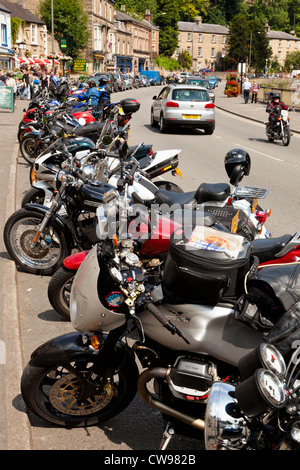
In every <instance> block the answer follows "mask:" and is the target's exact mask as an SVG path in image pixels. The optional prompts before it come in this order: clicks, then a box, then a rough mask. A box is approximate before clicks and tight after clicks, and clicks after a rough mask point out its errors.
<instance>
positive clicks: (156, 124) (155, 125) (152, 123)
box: [150, 109, 158, 127]
mask: <svg viewBox="0 0 300 470" xmlns="http://www.w3.org/2000/svg"><path fill="white" fill-rule="evenodd" d="M150 124H151V127H158V122H157V121H155V119H154V116H153V109H151V118H150Z"/></svg>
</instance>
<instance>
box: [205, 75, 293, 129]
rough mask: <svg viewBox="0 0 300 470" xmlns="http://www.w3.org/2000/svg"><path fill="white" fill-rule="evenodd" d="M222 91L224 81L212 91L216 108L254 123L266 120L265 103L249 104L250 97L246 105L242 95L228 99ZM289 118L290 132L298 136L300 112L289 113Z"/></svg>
mask: <svg viewBox="0 0 300 470" xmlns="http://www.w3.org/2000/svg"><path fill="white" fill-rule="evenodd" d="M224 89H225V80H222V82H221V83H220V85H219V86H218V87H217V88H215V90H214V91H215V97H216V99H215V106H216V108H218V109H222V110H223V111H227V112H229V113H231V114H236V115H238V116H242V117H245V118H247V119H250V120H252V121H256V122H261V123H264V122H265V121H267V120H268V114H267V113H266V107H267V104H266V103H258V102H257V103H256V104H255V103H251V97H250V100H249V102H248V104H245V102H244V99H243V96H242V95H239V96H237V97H236V98H228V96H226V95H224ZM290 118H291V121H290V124H291V131H292V132H294V133H298V134H300V112H298V111H297V112H291V113H290Z"/></svg>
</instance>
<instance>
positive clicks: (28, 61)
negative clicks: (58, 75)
mask: <svg viewBox="0 0 300 470" xmlns="http://www.w3.org/2000/svg"><path fill="white" fill-rule="evenodd" d="M13 59H14V60H15V61H16V62H19V63H20V65H21V64H28V65H30V64H31V65H34V64H38V65H52V59H33V58H32V57H13ZM54 65H59V61H58V60H56V59H54Z"/></svg>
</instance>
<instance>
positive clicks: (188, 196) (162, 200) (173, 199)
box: [155, 189, 196, 207]
mask: <svg viewBox="0 0 300 470" xmlns="http://www.w3.org/2000/svg"><path fill="white" fill-rule="evenodd" d="M155 197H156V201H157V202H158V204H167V205H169V206H171V205H173V204H174V205H179V206H181V207H183V206H184V205H185V204H191V203H192V202H196V201H195V191H190V192H188V193H173V192H172V191H167V190H166V189H159V190H158V191H157V192H156V193H155Z"/></svg>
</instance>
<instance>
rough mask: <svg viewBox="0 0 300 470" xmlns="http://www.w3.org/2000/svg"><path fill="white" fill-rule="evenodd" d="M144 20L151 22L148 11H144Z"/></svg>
mask: <svg viewBox="0 0 300 470" xmlns="http://www.w3.org/2000/svg"><path fill="white" fill-rule="evenodd" d="M145 20H146V21H149V22H150V21H151V13H150V10H146V11H145Z"/></svg>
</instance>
